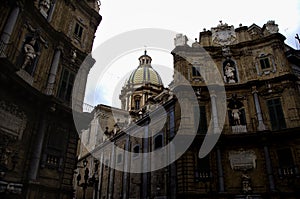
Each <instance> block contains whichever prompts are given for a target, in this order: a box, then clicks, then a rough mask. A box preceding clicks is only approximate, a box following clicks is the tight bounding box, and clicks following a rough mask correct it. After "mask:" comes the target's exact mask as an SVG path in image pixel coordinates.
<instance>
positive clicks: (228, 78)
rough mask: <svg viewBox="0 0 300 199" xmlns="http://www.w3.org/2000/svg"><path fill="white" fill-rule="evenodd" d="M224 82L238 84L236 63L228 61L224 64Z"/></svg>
mask: <svg viewBox="0 0 300 199" xmlns="http://www.w3.org/2000/svg"><path fill="white" fill-rule="evenodd" d="M223 70H224V81H225V82H226V83H237V75H236V68H235V66H234V62H233V61H231V60H227V61H225V62H224V63H223Z"/></svg>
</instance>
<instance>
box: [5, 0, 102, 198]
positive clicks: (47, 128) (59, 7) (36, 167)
mask: <svg viewBox="0 0 300 199" xmlns="http://www.w3.org/2000/svg"><path fill="white" fill-rule="evenodd" d="M98 3H99V2H98V1H91V0H85V1H72V0H71V1H65V0H35V1H27V0H16V1H15V0H12V1H11V0H10V1H6V0H5V1H2V2H1V5H0V13H1V14H0V15H1V20H0V35H1V41H0V65H1V69H0V70H1V76H0V82H1V83H0V85H1V86H0V87H1V88H0V96H1V97H0V103H1V107H0V112H1V123H0V140H1V141H0V173H1V175H0V198H53V199H57V198H72V197H73V194H74V193H73V192H74V191H73V186H72V180H73V172H74V168H75V167H76V147H77V140H78V134H77V131H76V129H75V126H74V122H73V117H72V109H71V103H73V105H74V107H75V111H77V112H82V111H83V109H82V107H83V98H84V92H85V84H86V78H87V75H88V73H89V70H90V68H91V67H92V65H93V64H94V60H93V59H92V58H91V57H90V56H88V54H89V53H90V52H91V50H92V44H93V40H94V34H95V32H96V29H97V27H98V25H99V23H100V21H101V19H102V17H101V16H100V15H99V14H98V12H99V4H98ZM86 57H88V58H87V59H86ZM81 65H82V67H81ZM77 74H78V75H77ZM75 78H76V79H77V81H76V82H74V80H75ZM74 85H75V86H76V87H77V90H74V92H72V90H73V86H74Z"/></svg>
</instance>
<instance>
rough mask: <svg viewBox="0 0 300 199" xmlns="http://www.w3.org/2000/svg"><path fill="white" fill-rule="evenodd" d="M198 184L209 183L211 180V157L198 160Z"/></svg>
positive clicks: (196, 176) (196, 173)
mask: <svg viewBox="0 0 300 199" xmlns="http://www.w3.org/2000/svg"><path fill="white" fill-rule="evenodd" d="M195 178H196V181H197V182H200V181H202V182H203V181H209V180H210V178H211V172H210V163H209V156H206V157H204V158H202V159H199V158H197V167H196V172H195Z"/></svg>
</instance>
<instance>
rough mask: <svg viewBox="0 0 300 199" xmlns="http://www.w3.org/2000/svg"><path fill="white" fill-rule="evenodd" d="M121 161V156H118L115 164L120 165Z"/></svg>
mask: <svg viewBox="0 0 300 199" xmlns="http://www.w3.org/2000/svg"><path fill="white" fill-rule="evenodd" d="M122 160H123V157H122V154H118V156H117V164H121V163H122Z"/></svg>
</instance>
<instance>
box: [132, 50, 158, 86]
mask: <svg viewBox="0 0 300 199" xmlns="http://www.w3.org/2000/svg"><path fill="white" fill-rule="evenodd" d="M139 61H140V65H139V67H138V68H137V69H136V70H134V71H133V72H132V73H131V75H130V77H129V79H128V81H127V83H128V84H155V85H163V83H162V80H161V78H160V76H159V74H158V73H157V72H156V71H155V70H154V69H153V68H152V66H151V61H152V59H151V57H150V56H148V55H147V52H146V51H145V54H144V55H142V56H141V57H140V58H139Z"/></svg>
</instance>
